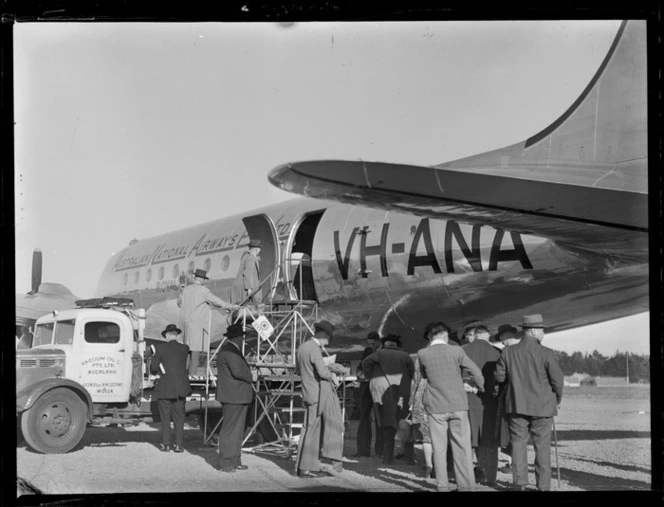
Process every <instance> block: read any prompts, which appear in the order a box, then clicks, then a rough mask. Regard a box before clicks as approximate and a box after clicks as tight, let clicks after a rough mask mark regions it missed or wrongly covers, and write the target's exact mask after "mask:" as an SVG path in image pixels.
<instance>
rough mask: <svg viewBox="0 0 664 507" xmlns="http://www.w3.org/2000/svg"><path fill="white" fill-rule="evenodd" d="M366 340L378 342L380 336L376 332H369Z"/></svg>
mask: <svg viewBox="0 0 664 507" xmlns="http://www.w3.org/2000/svg"><path fill="white" fill-rule="evenodd" d="M367 340H380V335H379V334H378V333H377V332H376V331H369V334H368V335H367Z"/></svg>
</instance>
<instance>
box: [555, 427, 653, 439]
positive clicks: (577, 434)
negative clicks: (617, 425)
mask: <svg viewBox="0 0 664 507" xmlns="http://www.w3.org/2000/svg"><path fill="white" fill-rule="evenodd" d="M556 433H557V436H558V441H559V442H560V441H564V440H619V439H622V438H650V432H649V431H627V430H558V431H557V432H556Z"/></svg>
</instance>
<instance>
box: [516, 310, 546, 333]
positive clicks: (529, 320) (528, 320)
mask: <svg viewBox="0 0 664 507" xmlns="http://www.w3.org/2000/svg"><path fill="white" fill-rule="evenodd" d="M521 327H522V328H524V329H527V328H529V327H541V328H545V327H546V326H545V325H544V321H543V320H542V315H541V314H540V313H535V314H533V315H524V316H523V323H522V324H521Z"/></svg>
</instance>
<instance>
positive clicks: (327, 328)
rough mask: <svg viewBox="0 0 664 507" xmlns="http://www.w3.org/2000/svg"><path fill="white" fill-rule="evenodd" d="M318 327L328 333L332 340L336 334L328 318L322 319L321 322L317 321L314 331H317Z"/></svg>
mask: <svg viewBox="0 0 664 507" xmlns="http://www.w3.org/2000/svg"><path fill="white" fill-rule="evenodd" d="M317 329H320V330H321V331H324V332H325V333H327V335H328V336H329V337H330V340H331V339H332V337H333V336H334V326H333V325H332V324H330V323H329V322H328V321H326V320H321V321H319V322H316V323H315V324H314V331H316V330H317Z"/></svg>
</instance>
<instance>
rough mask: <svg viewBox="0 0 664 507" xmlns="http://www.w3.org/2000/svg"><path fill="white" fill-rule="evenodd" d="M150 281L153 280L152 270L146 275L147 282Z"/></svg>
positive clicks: (149, 269)
mask: <svg viewBox="0 0 664 507" xmlns="http://www.w3.org/2000/svg"><path fill="white" fill-rule="evenodd" d="M150 280H152V268H148V270H147V271H146V273H145V281H146V282H149V281H150Z"/></svg>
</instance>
